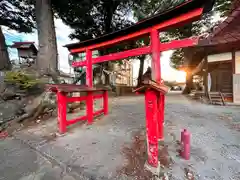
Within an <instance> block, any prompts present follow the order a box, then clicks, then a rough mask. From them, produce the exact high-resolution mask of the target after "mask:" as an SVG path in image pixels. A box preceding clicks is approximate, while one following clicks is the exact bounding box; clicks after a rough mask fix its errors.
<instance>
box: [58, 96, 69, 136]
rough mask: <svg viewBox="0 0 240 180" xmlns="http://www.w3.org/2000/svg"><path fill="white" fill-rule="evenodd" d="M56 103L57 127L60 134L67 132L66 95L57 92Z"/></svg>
mask: <svg viewBox="0 0 240 180" xmlns="http://www.w3.org/2000/svg"><path fill="white" fill-rule="evenodd" d="M57 101H58V127H59V132H60V133H62V134H63V133H65V132H66V131H67V96H66V93H63V92H59V91H58V92H57Z"/></svg>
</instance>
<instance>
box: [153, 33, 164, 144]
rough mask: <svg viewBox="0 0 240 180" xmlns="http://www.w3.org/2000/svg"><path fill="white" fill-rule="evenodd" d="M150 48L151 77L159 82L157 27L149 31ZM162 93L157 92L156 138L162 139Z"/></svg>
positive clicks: (158, 39)
mask: <svg viewBox="0 0 240 180" xmlns="http://www.w3.org/2000/svg"><path fill="white" fill-rule="evenodd" d="M150 36H151V50H152V79H153V80H154V81H156V82H158V83H159V84H160V83H161V63H160V56H161V53H160V51H159V49H160V45H161V43H160V37H159V32H158V30H157V29H152V31H151V34H150ZM162 96H164V95H161V94H159V96H158V97H157V98H158V110H157V111H158V122H157V128H158V139H159V140H163V138H164V132H163V118H164V114H163V113H164V112H163V108H164V102H163V97H162Z"/></svg>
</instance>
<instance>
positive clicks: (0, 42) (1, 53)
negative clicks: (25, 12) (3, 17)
mask: <svg viewBox="0 0 240 180" xmlns="http://www.w3.org/2000/svg"><path fill="white" fill-rule="evenodd" d="M10 69H11V62H10V59H9V54H8V50H7V45H6V43H5V37H4V35H3V32H2V27H1V26H0V71H2V70H10Z"/></svg>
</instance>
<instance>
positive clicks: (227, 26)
mask: <svg viewBox="0 0 240 180" xmlns="http://www.w3.org/2000/svg"><path fill="white" fill-rule="evenodd" d="M191 51H192V58H191V59H192V61H191V62H190V63H189V64H190V65H192V66H194V65H196V64H197V63H198V65H197V66H196V68H195V69H194V70H193V75H200V76H202V78H203V86H204V88H203V89H204V94H205V95H208V96H211V94H214V93H215V94H216V93H221V94H222V96H223V99H224V100H225V101H229V102H234V103H240V0H236V1H234V3H233V6H232V9H231V11H230V14H229V16H228V17H227V18H226V19H225V20H224V21H223V22H222V23H221V24H219V25H218V26H216V27H215V28H213V31H212V32H211V33H210V34H208V35H207V36H205V37H203V38H201V40H200V41H199V44H198V46H196V47H194V48H192V49H191ZM209 98H211V97H209Z"/></svg>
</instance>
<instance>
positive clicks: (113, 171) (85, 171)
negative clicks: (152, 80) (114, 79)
mask: <svg viewBox="0 0 240 180" xmlns="http://www.w3.org/2000/svg"><path fill="white" fill-rule="evenodd" d="M166 102H167V105H166V112H165V114H166V115H165V119H166V120H165V124H166V125H165V126H166V133H165V134H166V141H168V139H167V138H169V137H170V135H171V136H172V137H173V141H175V140H177V139H179V135H180V130H181V129H182V128H188V129H189V131H190V132H191V133H192V139H191V143H192V149H191V160H190V161H183V160H181V159H180V158H179V157H177V156H176V153H175V152H174V151H176V149H174V148H172V145H171V143H170V144H169V153H170V154H171V157H172V158H173V162H174V163H173V165H172V167H171V169H170V171H169V173H168V175H169V179H185V177H184V176H185V170H186V169H189V170H190V171H192V173H193V175H194V176H195V179H214V180H221V179H223V180H225V179H226V180H227V179H232V180H239V179H240V131H239V123H240V111H239V107H220V106H210V105H205V104H200V103H197V102H194V101H190V100H188V99H186V98H185V97H183V96H181V95H178V94H172V95H169V96H168V97H167V100H166ZM110 106H111V107H110V114H109V115H108V116H106V117H104V118H100V119H97V120H96V122H95V123H94V124H93V125H91V126H88V125H86V124H82V123H80V124H78V125H76V126H73V127H70V128H69V130H68V133H67V134H65V135H63V136H61V135H58V134H56V131H57V128H56V120H55V121H47V122H45V123H40V124H39V125H37V126H32V127H29V128H28V129H24V130H22V131H20V132H16V133H15V134H14V137H13V138H7V139H5V140H2V141H1V142H0V160H1V165H0V180H17V179H20V180H45V179H46V180H47V179H48V180H50V179H53V180H54V179H58V180H61V179H63V180H74V179H75V180H77V179H81V180H82V179H133V178H132V177H127V176H117V175H118V174H117V172H118V170H119V169H121V167H123V166H124V165H125V164H126V163H127V161H126V159H125V158H124V157H123V154H122V148H123V146H126V145H131V143H132V141H133V133H135V132H137V131H139V130H142V129H143V128H144V127H145V118H144V117H145V115H144V104H143V97H142V96H135V97H120V98H113V99H112V100H111V103H110Z"/></svg>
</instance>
